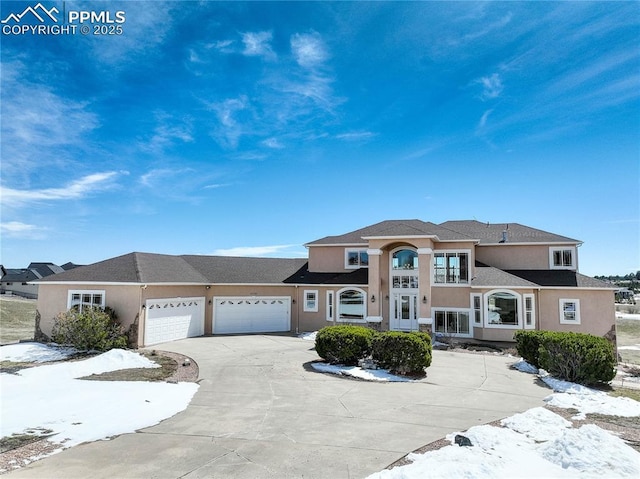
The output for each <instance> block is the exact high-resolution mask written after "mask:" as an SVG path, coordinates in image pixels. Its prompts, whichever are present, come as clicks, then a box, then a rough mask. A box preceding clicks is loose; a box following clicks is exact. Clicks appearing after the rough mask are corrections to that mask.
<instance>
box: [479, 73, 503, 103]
mask: <svg viewBox="0 0 640 479" xmlns="http://www.w3.org/2000/svg"><path fill="white" fill-rule="evenodd" d="M476 83H479V84H480V85H482V94H481V96H480V97H481V98H482V99H483V100H490V99H493V98H498V97H499V96H500V94H501V93H502V90H503V89H504V86H503V85H502V79H501V78H500V75H499V74H498V73H494V74H493V75H491V76H486V77H482V78H479V79H478V80H476Z"/></svg>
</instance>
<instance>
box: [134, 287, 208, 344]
mask: <svg viewBox="0 0 640 479" xmlns="http://www.w3.org/2000/svg"><path fill="white" fill-rule="evenodd" d="M205 303H206V301H205V298H162V299H148V300H147V301H146V303H145V309H146V318H145V329H144V344H145V346H149V345H151V344H158V343H164V342H167V341H175V340H177V339H184V338H190V337H193V336H202V335H203V334H204V308H205Z"/></svg>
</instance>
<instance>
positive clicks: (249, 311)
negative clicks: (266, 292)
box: [213, 296, 291, 334]
mask: <svg viewBox="0 0 640 479" xmlns="http://www.w3.org/2000/svg"><path fill="white" fill-rule="evenodd" d="M290 330H291V298H290V297H288V296H268V297H267V296H241V297H234V298H232V297H217V298H214V310H213V332H214V333H215V334H232V333H275V332H281V331H290Z"/></svg>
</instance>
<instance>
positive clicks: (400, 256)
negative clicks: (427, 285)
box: [391, 249, 418, 269]
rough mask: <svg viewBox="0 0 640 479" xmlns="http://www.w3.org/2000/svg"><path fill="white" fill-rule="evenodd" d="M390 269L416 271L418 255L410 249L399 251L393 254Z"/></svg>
mask: <svg viewBox="0 0 640 479" xmlns="http://www.w3.org/2000/svg"><path fill="white" fill-rule="evenodd" d="M391 268H392V269H418V253H416V252H415V251H413V250H410V249H400V250H398V251H395V252H394V253H393V260H392V264H391Z"/></svg>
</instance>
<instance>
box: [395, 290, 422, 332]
mask: <svg viewBox="0 0 640 479" xmlns="http://www.w3.org/2000/svg"><path fill="white" fill-rule="evenodd" d="M390 329H392V330H397V331H417V330H418V295H417V294H413V293H409V294H401V293H396V294H394V295H393V301H392V302H391V328H390Z"/></svg>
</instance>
